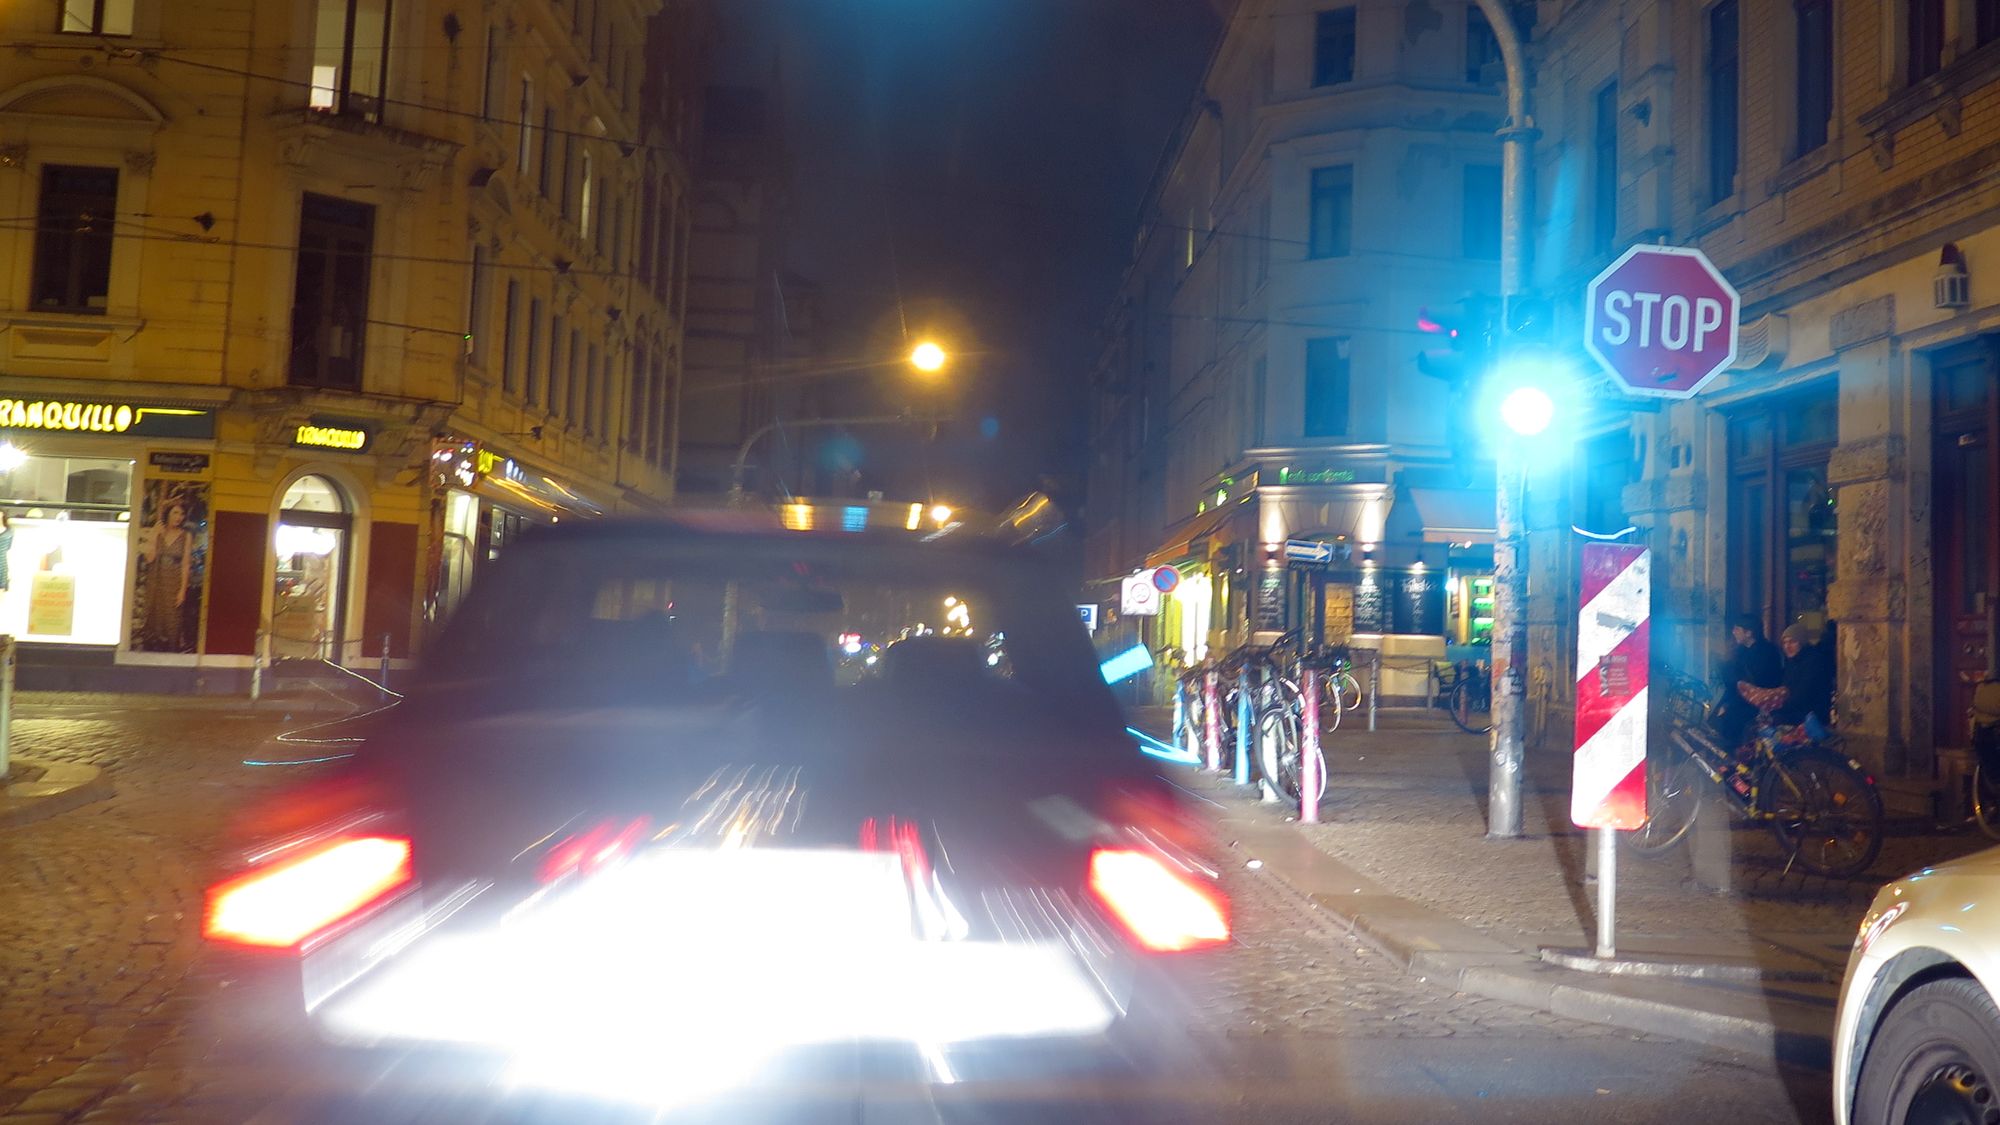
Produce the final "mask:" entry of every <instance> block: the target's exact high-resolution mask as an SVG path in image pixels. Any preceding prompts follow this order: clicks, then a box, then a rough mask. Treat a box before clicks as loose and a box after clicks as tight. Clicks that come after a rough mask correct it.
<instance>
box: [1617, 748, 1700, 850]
mask: <svg viewBox="0 0 2000 1125" xmlns="http://www.w3.org/2000/svg"><path fill="white" fill-rule="evenodd" d="M1670 753H1672V754H1673V755H1674V756H1675V759H1676V760H1669V761H1665V762H1656V761H1654V760H1653V759H1651V758H1648V759H1647V760H1646V823H1644V824H1641V825H1640V826H1639V827H1637V828H1635V829H1633V830H1632V831H1630V832H1626V833H1624V834H1623V835H1624V837H1625V847H1626V849H1627V850H1629V851H1630V852H1631V853H1632V854H1633V855H1640V856H1647V857H1649V858H1650V857H1652V856H1658V855H1665V854H1666V853H1667V851H1668V850H1670V849H1671V848H1672V847H1673V846H1674V845H1675V844H1678V843H1680V842H1681V841H1682V840H1683V839H1686V838H1687V834H1688V830H1689V829H1691V828H1693V827H1694V821H1695V817H1696V816H1697V815H1699V814H1700V812H1701V799H1702V797H1703V795H1704V794H1705V792H1706V790H1704V789H1703V788H1702V787H1703V786H1705V785H1707V784H1709V780H1708V775H1707V774H1705V773H1703V772H1702V770H1701V767H1700V766H1697V765H1695V764H1694V760H1693V759H1692V758H1688V757H1685V756H1683V755H1682V754H1681V752H1680V750H1679V749H1675V750H1673V751H1670Z"/></svg>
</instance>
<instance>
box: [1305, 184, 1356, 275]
mask: <svg viewBox="0 0 2000 1125" xmlns="http://www.w3.org/2000/svg"><path fill="white" fill-rule="evenodd" d="M1311 205H1312V215H1311V230H1310V231H1309V232H1308V235H1307V239H1306V241H1307V248H1306V254H1307V256H1308V257H1313V258H1344V257H1346V256H1347V254H1348V252H1349V250H1350V243H1351V241H1352V235H1353V229H1354V166H1353V165H1352V164H1336V165H1334V166H1333V167H1331V168H1315V169H1313V174H1312V204H1311Z"/></svg>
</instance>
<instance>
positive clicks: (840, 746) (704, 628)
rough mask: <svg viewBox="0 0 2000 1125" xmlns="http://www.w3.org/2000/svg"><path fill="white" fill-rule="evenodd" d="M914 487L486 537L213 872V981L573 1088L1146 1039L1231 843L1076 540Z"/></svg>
mask: <svg viewBox="0 0 2000 1125" xmlns="http://www.w3.org/2000/svg"><path fill="white" fill-rule="evenodd" d="M905 511H906V509H902V508H900V507H898V508H883V507H880V506H868V505H861V506H856V505H837V506H832V507H820V506H814V505H804V504H801V505H790V506H787V507H786V508H784V509H783V510H782V512H781V513H780V514H774V515H772V516H770V517H768V518H767V517H764V516H761V515H750V514H738V513H709V514H707V515H706V516H700V515H690V516H688V517H684V518H680V519H676V520H667V521H659V522H643V523H642V522H620V521H602V522H596V523H587V524H581V525H577V526H562V527H560V528H557V529H551V530H550V531H548V532H547V533H545V534H541V535H539V536H531V537H529V538H526V539H524V540H522V541H521V542H520V543H519V544H517V545H515V546H513V547H510V549H509V550H508V552H507V554H506V555H505V556H504V557H502V558H501V559H500V560H498V561H497V562H496V563H495V564H493V566H492V567H491V568H490V569H489V570H488V571H487V572H486V573H485V574H483V575H482V577H481V579H480V580H479V582H478V583H477V586H476V589H475V590H474V591H473V593H472V594H471V596H470V597H469V598H468V600H467V601H466V602H465V604H464V605H463V606H462V607H461V608H460V609H459V611H458V613H457V615H456V617H455V618H454V619H453V621H452V622H451V624H450V626H449V627H448V629H447V630H446V632H445V633H444V634H443V636H442V637H441V638H440V639H439V640H438V641H437V643H435V644H434V645H433V646H432V648H431V650H430V652H429V653H428V654H427V657H426V662H425V666H424V668H423V670H422V673H421V675H420V677H419V679H418V681H417V683H416V686H414V687H413V688H412V689H411V690H410V693H409V696H408V698H407V699H406V700H405V701H404V702H402V703H401V704H400V705H399V706H397V707H395V708H394V709H392V710H391V711H389V712H387V713H386V714H385V715H383V716H381V717H379V718H378V719H377V720H375V721H374V722H373V723H372V724H371V725H370V728H369V729H368V731H367V734H366V738H365V741H363V742H362V743H361V744H360V745H359V747H358V749H357V750H356V752H355V756H354V757H353V759H352V760H351V761H350V762H349V763H347V764H346V766H345V767H344V768H343V769H342V770H341V771H340V773H339V774H338V775H337V776H335V777H333V778H331V779H329V780H326V781H324V782H322V783H319V784H317V785H315V786H313V787H310V788H308V789H306V790H304V791H301V792H299V793H296V794H293V795H291V796H289V797H288V798H287V799H286V801H285V802H283V803H282V804H280V805H278V806H276V807H274V808H272V809H267V810H264V811H263V812H262V814H261V815H260V818H259V819H258V820H257V821H256V822H255V823H256V830H257V832H258V833H259V838H258V839H256V840H255V841H253V843H252V845H251V846H250V847H249V848H247V849H246V851H245V853H244V856H243V860H244V864H243V867H242V869H241V870H240V871H237V872H234V873H231V874H229V875H228V876H227V877H226V878H225V879H224V880H223V881H221V882H220V883H219V884H218V885H217V886H216V887H214V888H213V889H212V890H211V892H210V896H209V905H208V914H207V917H206V920H205V932H206V934H207V935H208V937H209V938H210V939H211V942H212V943H213V944H214V946H215V947H216V949H217V951H218V955H219V956H220V957H222V958H223V960H224V963H225V966H226V971H227V972H229V973H231V974H233V976H234V978H235V979H236V980H238V981H239V982H240V983H241V984H242V986H243V987H240V988H239V989H238V990H237V992H236V994H235V995H236V996H238V997H239V999H238V1000H237V1001H235V1002H236V1003H239V1004H242V1005H244V1011H246V1012H247V1011H248V1010H249V1008H250V1006H251V1005H252V1004H253V1003H254V1004H262V1005H263V1006H264V1011H265V1012H266V1013H267V1014H268V1012H269V1011H270V1010H271V1009H272V1008H274V1007H275V1008H276V1009H277V1010H279V1011H281V1012H287V1013H289V1014H291V1015H292V1016H296V1017H300V1018H303V1019H304V1020H306V1021H308V1022H309V1025H310V1028H311V1031H312V1034H313V1037H314V1038H315V1039H316V1040H319V1041H323V1042H325V1043H328V1044H333V1045H335V1046H337V1047H338V1048H341V1049H343V1050H344V1051H347V1052H358V1053H360V1055H361V1056H362V1057H366V1058H369V1059H372V1060H376V1061H378V1062H379V1061H381V1060H392V1061H393V1064H394V1065H393V1066H386V1065H385V1066H384V1067H383V1068H382V1070H381V1072H382V1073H386V1072H388V1071H389V1070H393V1071H394V1072H395V1073H396V1074H397V1076H398V1083H390V1084H384V1085H382V1086H380V1087H379V1088H376V1089H373V1090H371V1091H370V1095H371V1096H374V1097H396V1096H407V1090H408V1089H409V1088H410V1087H412V1086H415V1087H418V1088H421V1089H423V1090H425V1091H426V1094H427V1096H430V1095H433V1094H435V1093H436V1091H438V1090H444V1089H448V1088H454V1087H455V1088H457V1089H458V1090H460V1091H461V1093H463V1094H465V1095H466V1096H470V1097H472V1098H474V1099H502V1100H508V1101H520V1100H525V1101H528V1102H533V1103H536V1104H543V1103H544V1102H545V1100H546V1099H550V1098H557V1099H568V1100H567V1101H564V1102H563V1103H562V1104H563V1106H564V1108H563V1109H561V1110H559V1111H557V1110H551V1115H553V1116H560V1117H565V1118H567V1117H575V1116H577V1115H578V1114H579V1112H580V1107H590V1106H597V1107H603V1108H610V1107H620V1106H623V1107H644V1108H646V1109H647V1110H648V1111H657V1110H659V1109H660V1108H662V1107H665V1108H677V1109H682V1110H689V1109H699V1108H700V1107H703V1106H714V1105H719V1104H727V1099H728V1098H731V1097H735V1096H739V1095H741V1094H743V1093H744V1092H745V1091H756V1092H760V1093H768V1092H769V1091H771V1090H774V1089H781V1088H785V1089H794V1090H797V1091H804V1092H807V1093H810V1092H812V1091H815V1090H822V1091H832V1092H834V1093H835V1094H836V1095H837V1096H840V1097H848V1096H851V1095H852V1093H853V1092H854V1090H856V1089H868V1088H871V1087H879V1088H880V1089H882V1090H885V1091H891V1090H901V1091H903V1092H904V1093H907V1092H908V1091H909V1090H911V1089H916V1090H920V1091H929V1092H935V1090H936V1089H937V1088H938V1087H941V1086H944V1085H952V1086H958V1087H960V1088H961V1089H966V1088H978V1087H980V1086H981V1084H986V1085H988V1086H991V1087H992V1088H994V1089H1002V1090H1004V1089H1007V1088H1009V1087H1010V1085H1015V1084H1020V1083H1025V1082H1030V1081H1042V1080H1045V1079H1048V1078H1050V1077H1051V1076H1060V1075H1075V1074H1079V1073H1082V1074H1088V1075H1092V1076H1105V1075H1111V1076H1115V1075H1117V1074H1119V1073H1123V1072H1130V1073H1135V1074H1136V1073H1141V1072H1144V1071H1147V1070H1149V1069H1152V1068H1155V1067H1157V1066H1159V1065H1162V1064H1163V1063H1164V1062H1165V1058H1164V1055H1162V1054H1160V1052H1161V1051H1162V1050H1163V1049H1164V1048H1162V1046H1161V1044H1162V1043H1165V1042H1167V1041H1170V1040H1172V1038H1173V1031H1174V1029H1175V1028H1177V1027H1179V1026H1182V1024H1183V1021H1182V1020H1181V1018H1180V1017H1179V1016H1178V1015H1176V1014H1175V1011H1176V1005H1179V1004H1184V1003H1187V1002H1188V999H1187V992H1186V989H1185V987H1184V982H1183V981H1182V980H1181V978H1182V977H1183V976H1184V975H1185V972H1186V969H1187V968H1188V966H1189V964H1190V961H1189V957H1190V955H1191V954H1195V953H1196V952H1197V951H1199V950H1201V949H1203V948H1208V947H1213V946H1216V945H1218V944H1220V943H1222V942H1224V941H1226V940H1227V937H1228V933H1229V929H1228V912H1227V905H1226V902H1225V900H1224V898H1223V896H1222V895H1221V893H1220V892H1219V890H1218V889H1217V887H1216V885H1215V876H1216V873H1215V872H1214V871H1213V870H1210V869H1208V868H1207V867H1205V866H1204V865H1203V864H1202V863H1201V862H1200V861H1199V860H1198V859H1196V858H1195V857H1194V854H1193V852H1192V850H1191V846H1192V844H1193V838H1192V836H1191V831H1192V829H1191V822H1190V821H1189V820H1188V818H1187V816H1186V814H1185V811H1184V810H1183V809H1182V808H1181V807H1180V805H1179V804H1178V802H1177V800H1176V793H1175V791H1174V790H1173V788H1172V787H1171V786H1169V785H1167V784H1166V783H1165V782H1164V781H1163V780H1162V779H1161V778H1159V777H1158V776H1157V774H1156V773H1155V771H1154V770H1152V769H1151V768H1149V766H1148V765H1147V762H1146V759H1145V758H1143V757H1142V756H1141V755H1139V754H1138V752H1137V751H1136V749H1135V747H1134V745H1133V743H1132V741H1131V739H1130V737H1129V736H1128V735H1127V734H1126V732H1125V730H1124V726H1123V720H1122V717H1121V714H1120V712H1119V709H1118V707H1117V705H1116V703H1115V702H1114V701H1113V699H1112V698H1111V696H1110V694H1109V693H1108V691H1107V689H1106V687H1105V685H1104V683H1103V680H1102V677H1101V676H1100V675H1099V673H1098V667H1097V662H1096V658H1095V654H1094V653H1093V651H1092V649H1091V646H1090V643H1089V639H1088V637H1087V635H1086V634H1085V633H1084V631H1083V629H1082V627H1081V624H1080V622H1079V621H1078V619H1077V614H1076V613H1075V611H1074V608H1073V606H1072V605H1071V604H1070V603H1071V601H1072V599H1071V598H1069V597H1067V596H1066V591H1068V590H1070V589H1072V588H1073V584H1072V583H1071V582H1070V581H1069V580H1068V578H1067V577H1066V576H1065V572H1064V571H1063V570H1062V569H1061V568H1060V567H1059V566H1057V565H1056V564H1054V563H1053V562H1051V561H1049V560H1048V559H1046V558H1044V556H1043V555H1042V554H1041V553H1040V552H1038V551H1037V550H1036V549H1035V548H1034V547H1032V546H1030V545H1026V544H1024V543H1020V542H1015V540H1025V539H1029V538H1033V537H1034V536H1032V535H1028V534H1025V533H1023V529H1022V526H1021V524H1020V521H1019V520H1018V519H1017V520H1015V521H1013V522H1011V523H1010V522H1009V521H1006V520H1001V521H996V522H995V523H994V524H993V527H994V528H997V529H998V530H999V531H1000V532H1002V533H1003V534H991V533H982V532H981V531H979V530H977V529H975V528H973V527H972V526H971V524H970V521H959V522H957V523H953V524H950V525H947V526H945V527H937V526H932V524H931V522H930V521H927V520H920V519H919V518H918V517H917V515H916V514H914V511H913V510H910V511H911V513H912V514H910V515H909V516H908V518H907V519H905V515H904V514H905ZM857 658H858V659H857ZM253 997H254V998H255V999H254V1000H253ZM335 1084H337V1083H335ZM399 1089H400V1090H403V1091H404V1093H403V1094H397V1093H395V1092H394V1091H396V1090H399ZM335 1093H339V1094H347V1093H353V1091H335ZM885 1096H889V1095H885ZM894 1096H903V1095H902V1094H898V1095H894ZM922 1096H925V1097H928V1096H930V1094H929V1093H925V1094H923V1095H922ZM717 1099H722V1100H721V1101H718V1100H717ZM454 1112H455V1111H454Z"/></svg>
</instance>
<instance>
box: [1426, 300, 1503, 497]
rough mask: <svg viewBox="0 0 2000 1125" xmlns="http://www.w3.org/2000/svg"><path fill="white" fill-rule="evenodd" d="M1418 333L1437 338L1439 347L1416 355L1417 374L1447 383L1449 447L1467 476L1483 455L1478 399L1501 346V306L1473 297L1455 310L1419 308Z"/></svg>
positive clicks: (1446, 426) (1483, 429)
mask: <svg viewBox="0 0 2000 1125" xmlns="http://www.w3.org/2000/svg"><path fill="white" fill-rule="evenodd" d="M1417 329H1418V330H1419V331H1421V332H1423V333H1425V334H1426V335H1430V336H1434V337H1438V342H1437V344H1435V345H1433V346H1429V347H1426V348H1424V349H1423V350H1422V351H1420V352H1418V353H1417V370H1418V371H1421V372H1423V373H1424V374H1426V375H1429V376H1431V377H1432V378H1434V379H1441V380H1443V381H1444V384H1445V415H1444V431H1445V434H1444V436H1445V444H1446V445H1447V446H1449V447H1450V448H1451V451H1452V456H1453V458H1454V459H1455V460H1456V461H1457V462H1458V467H1459V471H1460V472H1461V474H1463V475H1466V476H1468V477H1469V476H1470V475H1471V474H1472V473H1473V471H1474V462H1477V461H1479V460H1481V459H1483V458H1484V457H1485V445H1486V439H1485V432H1486V427H1485V426H1484V425H1483V424H1482V423H1481V421H1480V418H1479V413H1480V399H1481V398H1482V397H1483V391H1484V385H1485V383H1486V381H1487V374H1488V372H1489V371H1490V370H1491V369H1492V366H1493V360H1494V351H1495V347H1496V345H1497V344H1498V342H1499V329H1500V302H1499V301H1497V300H1495V299H1494V298H1492V297H1483V296H1476V295H1475V296H1470V297H1466V298H1464V299H1463V300H1461V301H1459V302H1458V307H1457V308H1456V309H1453V310H1446V311H1443V312H1438V313H1433V312H1432V311H1431V310H1430V309H1428V308H1424V309H1419V310H1418V311H1417Z"/></svg>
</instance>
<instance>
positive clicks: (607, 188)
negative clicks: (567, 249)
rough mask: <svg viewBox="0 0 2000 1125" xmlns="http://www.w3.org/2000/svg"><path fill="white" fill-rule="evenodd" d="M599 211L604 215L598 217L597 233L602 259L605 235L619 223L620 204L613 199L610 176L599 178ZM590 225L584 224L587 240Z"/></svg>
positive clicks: (599, 254)
mask: <svg viewBox="0 0 2000 1125" xmlns="http://www.w3.org/2000/svg"><path fill="white" fill-rule="evenodd" d="M588 198H589V197H588V196H585V199H586V200H587V199H588ZM588 209H589V208H588V207H587V206H586V208H585V210H588ZM597 209H598V210H599V211H600V212H602V214H600V215H598V216H597V232H596V233H597V256H598V257H600V258H602V257H603V256H604V235H605V232H606V231H607V230H609V229H610V228H611V227H612V226H613V224H615V223H616V222H617V221H618V204H617V202H616V201H615V200H613V199H612V198H611V179H610V177H608V176H603V177H599V178H598V181H597ZM606 215H609V216H610V219H609V220H607V219H606V218H605V216H606ZM589 225H590V224H589V223H588V222H587V221H586V222H585V224H584V226H585V228H586V229H585V232H584V237H586V238H588V237H589V236H590V231H589V229H588V228H589Z"/></svg>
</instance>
